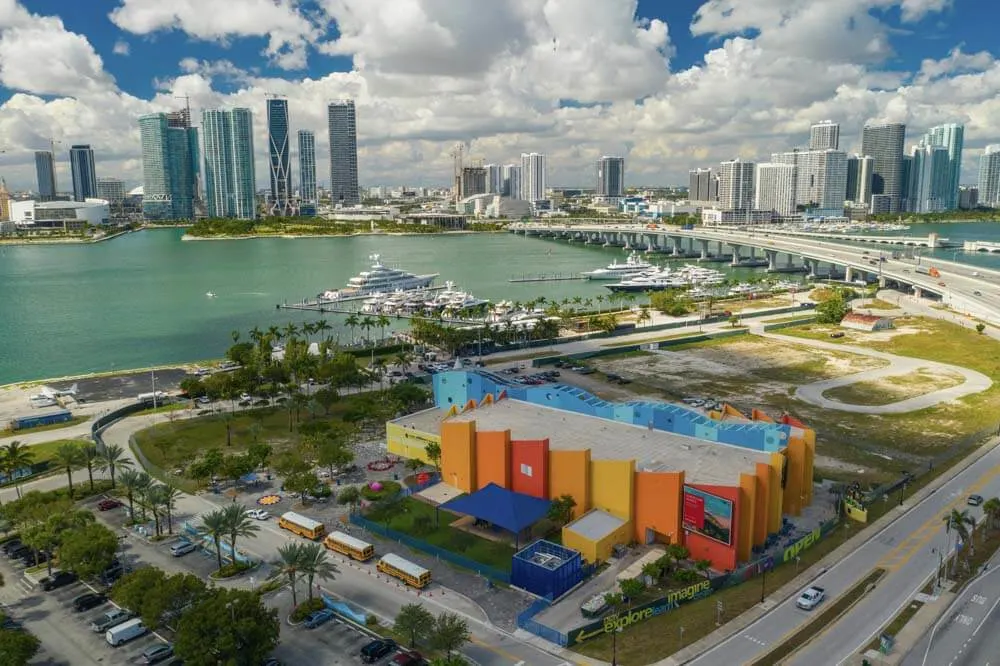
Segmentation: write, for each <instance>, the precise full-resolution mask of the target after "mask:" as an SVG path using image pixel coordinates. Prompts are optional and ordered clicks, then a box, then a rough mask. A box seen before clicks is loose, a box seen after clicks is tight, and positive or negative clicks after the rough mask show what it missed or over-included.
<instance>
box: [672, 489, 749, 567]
mask: <svg viewBox="0 0 1000 666" xmlns="http://www.w3.org/2000/svg"><path fill="white" fill-rule="evenodd" d="M688 485H690V486H691V487H692V488H697V489H698V490H704V491H705V492H706V493H711V494H712V495H717V496H719V497H722V498H724V499H727V500H730V501H731V502H732V503H733V525H732V530H731V534H732V539H731V541H732V543H731V544H730V545H728V546H727V545H726V544H724V543H722V542H721V541H716V540H715V539H709V538H708V537H706V536H702V535H701V534H698V533H697V532H689V531H687V530H685V532H684V545H685V546H687V549H688V550H689V551H691V559H692V560H711V562H712V568H713V569H715V570H717V571H728V570H730V569H735V568H736V541H737V535H738V534H739V526H740V489H739V487H737V486H703V485H698V484H688ZM681 510H682V511H683V504H682V509H681ZM682 515H683V514H682Z"/></svg>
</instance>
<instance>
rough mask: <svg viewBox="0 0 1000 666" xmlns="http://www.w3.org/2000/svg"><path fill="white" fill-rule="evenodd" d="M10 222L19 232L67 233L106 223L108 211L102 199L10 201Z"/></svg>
mask: <svg viewBox="0 0 1000 666" xmlns="http://www.w3.org/2000/svg"><path fill="white" fill-rule="evenodd" d="M10 220H11V222H13V223H14V226H15V227H16V228H17V229H18V230H21V231H41V232H45V231H71V230H74V229H80V228H82V227H83V226H84V225H88V224H89V225H91V226H98V225H102V224H107V223H108V222H109V221H110V220H111V210H110V208H109V206H108V202H107V201H105V200H103V199H87V200H86V201H34V200H28V201H11V202H10Z"/></svg>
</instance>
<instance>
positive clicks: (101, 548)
mask: <svg viewBox="0 0 1000 666" xmlns="http://www.w3.org/2000/svg"><path fill="white" fill-rule="evenodd" d="M60 539H61V542H62V543H61V544H60V546H59V566H60V567H61V568H63V569H69V570H71V571H73V572H75V573H76V574H77V575H79V576H80V577H81V578H92V577H94V576H97V575H98V574H100V573H101V572H102V571H104V570H105V569H107V568H108V567H109V566H110V565H111V562H112V561H113V560H114V559H115V553H116V552H117V550H118V537H117V536H116V535H115V533H114V532H112V531H111V530H109V529H108V528H107V527H105V526H104V525H99V524H97V523H91V524H89V525H86V526H83V527H79V528H76V529H70V530H66V531H65V532H64V533H63V534H61V535H60Z"/></svg>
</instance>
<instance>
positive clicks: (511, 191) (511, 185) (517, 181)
mask: <svg viewBox="0 0 1000 666" xmlns="http://www.w3.org/2000/svg"><path fill="white" fill-rule="evenodd" d="M500 194H501V195H503V196H505V197H509V198H511V199H520V198H521V166H520V165H519V164H504V165H503V166H502V167H500Z"/></svg>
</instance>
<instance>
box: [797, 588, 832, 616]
mask: <svg viewBox="0 0 1000 666" xmlns="http://www.w3.org/2000/svg"><path fill="white" fill-rule="evenodd" d="M824 599H826V590H824V589H823V588H822V587H816V586H815V585H813V586H811V587H807V588H806V589H805V591H804V592H803V593H802V594H801V595H799V598H798V600H797V601H796V602H795V605H796V606H798V607H799V608H801V609H802V610H812V609H813V608H816V606H819V605H820V603H822V601H823V600H824Z"/></svg>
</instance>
